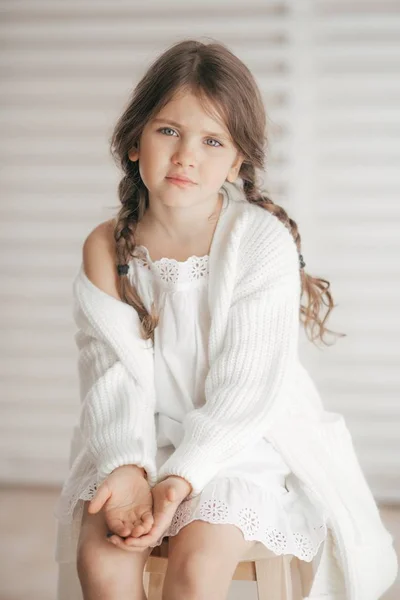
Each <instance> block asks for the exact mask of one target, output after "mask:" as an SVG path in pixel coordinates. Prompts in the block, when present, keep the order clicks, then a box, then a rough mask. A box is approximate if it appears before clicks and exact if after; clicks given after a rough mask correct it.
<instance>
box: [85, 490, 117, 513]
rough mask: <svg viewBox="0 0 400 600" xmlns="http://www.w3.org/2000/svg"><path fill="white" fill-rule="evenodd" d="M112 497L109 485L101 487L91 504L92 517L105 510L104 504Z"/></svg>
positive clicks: (89, 508)
mask: <svg viewBox="0 0 400 600" xmlns="http://www.w3.org/2000/svg"><path fill="white" fill-rule="evenodd" d="M110 497H111V490H110V489H109V487H108V485H101V486H100V487H99V489H98V490H97V493H96V495H95V497H94V498H92V500H91V501H90V502H89V506H88V512H89V513H90V514H91V515H94V514H96V513H97V512H99V510H101V508H103V506H104V504H105V503H106V502H107V500H108V499H109V498H110Z"/></svg>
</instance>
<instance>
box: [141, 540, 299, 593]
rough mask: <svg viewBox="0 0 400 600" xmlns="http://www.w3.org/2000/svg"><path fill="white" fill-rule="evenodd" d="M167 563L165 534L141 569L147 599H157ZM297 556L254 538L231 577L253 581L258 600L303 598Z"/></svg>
mask: <svg viewBox="0 0 400 600" xmlns="http://www.w3.org/2000/svg"><path fill="white" fill-rule="evenodd" d="M167 564H168V538H164V540H163V541H162V543H161V545H160V546H156V547H155V548H154V549H153V551H152V553H151V554H150V556H149V558H148V560H147V562H146V566H145V569H144V587H145V591H146V594H147V597H148V600H161V597H162V589H163V583H164V577H165V573H166V570H167ZM301 577H302V574H301V572H300V570H299V569H298V559H297V557H295V556H293V555H292V554H286V555H282V556H277V555H276V554H274V553H273V552H271V551H270V550H268V549H267V548H266V547H265V546H264V545H263V544H261V543H260V542H257V543H256V544H255V545H254V546H253V548H251V549H250V550H249V551H248V552H247V553H246V554H245V555H244V556H243V558H242V559H241V560H240V561H239V563H238V565H237V567H236V570H235V573H234V574H233V577H232V579H233V580H237V581H256V582H257V592H258V600H271V599H273V600H303V597H304V596H303V591H302V590H303V589H304V588H305V587H308V586H307V585H306V584H307V582H305V581H302V579H301Z"/></svg>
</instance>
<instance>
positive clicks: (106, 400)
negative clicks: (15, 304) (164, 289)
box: [74, 223, 156, 480]
mask: <svg viewBox="0 0 400 600" xmlns="http://www.w3.org/2000/svg"><path fill="white" fill-rule="evenodd" d="M111 235H112V231H111V225H110V224H109V223H104V224H101V225H99V227H97V228H96V229H95V230H93V231H92V233H91V234H90V235H89V236H88V238H87V239H86V241H85V243H84V246H83V266H84V270H85V273H86V275H87V277H88V278H89V279H90V280H91V282H92V283H93V284H94V285H96V286H97V287H98V288H99V289H101V290H102V291H103V292H105V293H106V294H109V295H110V296H113V297H114V298H117V299H119V300H121V298H120V296H119V292H118V289H117V275H116V269H115V258H114V256H113V243H112V240H111ZM77 310H78V311H79V307H78V308H77ZM74 316H75V320H76V323H77V325H78V327H80V329H79V331H78V332H77V334H76V338H75V339H76V343H77V345H78V348H79V358H78V371H79V380H80V392H81V400H82V410H81V419H80V428H81V432H82V436H83V439H84V441H85V445H86V449H87V452H88V454H89V456H90V458H91V460H92V461H93V463H94V464H95V466H96V468H97V471H98V477H99V479H104V478H105V477H107V475H109V474H110V473H111V472H112V471H113V470H114V469H116V468H117V467H119V466H122V465H136V466H137V467H138V472H140V471H139V468H140V470H141V471H142V473H143V475H144V476H148V477H149V478H150V479H151V480H154V479H155V475H156V467H155V447H156V443H155V423H154V407H153V406H152V403H151V402H149V401H148V398H146V397H144V391H143V390H142V388H141V387H140V386H139V385H138V383H137V382H136V380H135V379H134V377H133V376H132V375H131V374H130V373H129V371H128V370H127V368H126V367H125V365H124V364H123V363H122V362H121V360H119V358H118V356H117V354H116V353H115V351H114V349H113V348H112V347H111V346H110V345H109V344H107V342H106V341H105V340H104V339H100V338H99V335H97V333H96V331H95V329H94V328H93V327H91V324H90V323H89V322H88V320H87V319H85V318H83V317H82V314H79V313H77V312H75V313H74Z"/></svg>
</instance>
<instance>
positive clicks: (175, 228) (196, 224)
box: [140, 193, 223, 244]
mask: <svg viewBox="0 0 400 600" xmlns="http://www.w3.org/2000/svg"><path fill="white" fill-rule="evenodd" d="M222 204H223V195H222V193H219V194H217V196H216V197H215V196H212V197H210V198H208V199H206V200H205V201H204V202H200V203H198V204H196V205H194V206H190V207H187V208H181V207H178V208H177V207H170V206H165V205H163V204H162V203H158V202H157V203H152V202H151V200H150V204H149V208H148V209H147V211H146V213H145V215H144V216H143V218H142V220H141V222H140V223H141V225H142V227H144V228H146V230H147V231H149V230H150V231H151V232H152V233H154V234H159V235H162V236H163V237H164V238H166V239H168V240H170V241H171V242H172V243H182V244H187V243H188V242H190V241H192V240H193V238H196V237H201V236H202V235H204V233H205V232H207V231H209V230H210V229H212V228H213V227H214V226H215V224H216V222H217V221H218V216H219V213H220V211H221V207H222Z"/></svg>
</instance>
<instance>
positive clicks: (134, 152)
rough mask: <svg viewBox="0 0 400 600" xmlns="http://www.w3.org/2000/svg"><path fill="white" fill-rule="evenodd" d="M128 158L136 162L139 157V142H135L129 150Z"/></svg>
mask: <svg viewBox="0 0 400 600" xmlns="http://www.w3.org/2000/svg"><path fill="white" fill-rule="evenodd" d="M128 158H129V160H131V161H132V162H135V161H137V160H138V159H139V144H135V146H134V147H133V148H132V150H130V151H129V152H128Z"/></svg>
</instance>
